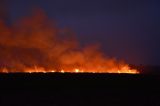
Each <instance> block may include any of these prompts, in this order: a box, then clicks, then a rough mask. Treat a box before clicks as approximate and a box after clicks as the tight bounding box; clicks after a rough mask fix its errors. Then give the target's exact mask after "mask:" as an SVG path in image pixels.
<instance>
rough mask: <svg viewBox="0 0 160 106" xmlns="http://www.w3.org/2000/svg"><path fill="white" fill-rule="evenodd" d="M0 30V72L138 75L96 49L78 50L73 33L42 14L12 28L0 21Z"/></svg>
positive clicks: (26, 19)
mask: <svg viewBox="0 0 160 106" xmlns="http://www.w3.org/2000/svg"><path fill="white" fill-rule="evenodd" d="M0 29H1V30H0V37H1V39H0V51H1V52H0V72H2V73H15V72H24V73H36V72H37V73H39V72H41V73H48V72H52V73H54V72H60V73H66V72H68V73H129V74H138V73H139V71H138V70H136V69H131V68H130V67H129V65H127V64H126V63H125V62H123V61H117V60H116V59H115V58H111V57H108V56H106V55H104V54H103V53H102V52H101V51H100V50H99V47H98V46H95V45H94V46H87V47H81V46H80V45H79V43H78V41H77V40H76V39H75V37H74V33H73V32H72V31H70V30H68V29H67V28H64V29H60V28H58V27H56V25H55V23H54V22H53V21H50V20H49V19H48V18H47V16H46V15H44V13H43V12H41V11H38V12H37V11H36V13H33V15H31V16H30V17H25V18H24V19H22V20H19V21H18V22H16V23H14V24H13V25H6V24H5V22H4V21H3V20H1V21H0Z"/></svg>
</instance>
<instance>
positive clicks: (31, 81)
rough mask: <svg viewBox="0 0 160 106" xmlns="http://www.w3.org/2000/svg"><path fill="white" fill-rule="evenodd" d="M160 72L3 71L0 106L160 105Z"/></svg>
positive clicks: (0, 86) (1, 75)
mask: <svg viewBox="0 0 160 106" xmlns="http://www.w3.org/2000/svg"><path fill="white" fill-rule="evenodd" d="M159 84H160V76H159V75H157V76H156V75H149V74H148V75H147V74H146V75H129V74H69V73H65V74H62V73H47V74H43V73H38V74H36V73H35V74H33V73H32V74H22V73H17V74H0V106H160V95H159V93H160V87H159Z"/></svg>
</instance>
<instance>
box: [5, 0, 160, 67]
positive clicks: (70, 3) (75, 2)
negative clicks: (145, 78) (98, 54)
mask: <svg viewBox="0 0 160 106" xmlns="http://www.w3.org/2000/svg"><path fill="white" fill-rule="evenodd" d="M8 2H9V3H8V7H9V17H10V20H12V21H14V20H17V19H19V18H20V17H22V16H25V15H27V14H28V13H29V12H31V10H32V8H33V7H40V8H42V9H44V10H45V12H46V13H47V15H48V16H49V18H51V19H52V18H53V19H56V21H57V23H58V24H59V26H60V27H64V26H67V27H69V28H71V29H73V30H74V31H75V32H76V33H77V36H78V38H79V40H80V42H81V44H87V43H94V42H99V43H100V44H101V46H102V50H104V52H105V53H106V54H108V55H110V56H115V57H117V58H120V59H124V60H126V61H127V62H128V63H132V64H152V65H160V43H159V39H160V1H159V0H8Z"/></svg>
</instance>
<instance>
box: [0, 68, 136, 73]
mask: <svg viewBox="0 0 160 106" xmlns="http://www.w3.org/2000/svg"><path fill="white" fill-rule="evenodd" d="M0 72H2V73H9V71H8V69H7V68H3V69H1V70H0ZM14 72H15V71H14ZM17 72H19V71H17ZM55 72H59V73H119V74H121V73H128V74H139V71H138V70H136V69H130V67H128V66H124V67H122V68H121V69H117V70H116V69H112V70H101V71H100V70H83V69H79V68H75V69H73V70H64V69H62V70H60V71H55V70H45V68H43V67H37V66H35V67H33V68H26V69H24V73H55Z"/></svg>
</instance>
